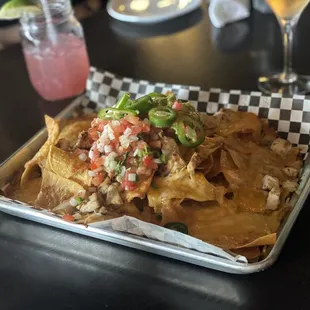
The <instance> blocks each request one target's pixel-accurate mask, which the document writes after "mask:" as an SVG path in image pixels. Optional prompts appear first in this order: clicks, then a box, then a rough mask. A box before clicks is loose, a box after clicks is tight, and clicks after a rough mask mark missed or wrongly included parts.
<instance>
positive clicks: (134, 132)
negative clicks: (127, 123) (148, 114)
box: [131, 126, 142, 136]
mask: <svg viewBox="0 0 310 310" xmlns="http://www.w3.org/2000/svg"><path fill="white" fill-rule="evenodd" d="M141 131H142V127H138V126H132V127H131V134H132V135H135V136H136V135H137V134H138V133H140V132H141Z"/></svg>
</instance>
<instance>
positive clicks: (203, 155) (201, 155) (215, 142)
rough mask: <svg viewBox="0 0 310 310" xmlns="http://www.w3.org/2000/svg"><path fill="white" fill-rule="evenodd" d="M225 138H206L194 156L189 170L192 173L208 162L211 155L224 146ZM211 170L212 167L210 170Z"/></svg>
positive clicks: (188, 166) (189, 164) (188, 167)
mask: <svg viewBox="0 0 310 310" xmlns="http://www.w3.org/2000/svg"><path fill="white" fill-rule="evenodd" d="M223 141H224V138H223V137H220V136H217V137H214V138H209V137H206V138H205V140H204V142H203V143H202V144H201V145H199V146H198V147H197V149H196V152H195V153H194V154H193V155H192V157H191V159H190V161H189V163H188V165H187V170H188V171H189V172H190V173H192V172H193V171H194V170H195V169H196V168H197V167H198V166H199V165H200V164H201V163H202V162H204V161H205V160H207V159H208V158H209V157H210V155H211V154H213V153H214V152H216V151H217V150H218V149H220V148H221V147H222V146H223ZM209 169H211V167H210V168H209Z"/></svg>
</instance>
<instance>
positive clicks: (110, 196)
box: [106, 183, 123, 206]
mask: <svg viewBox="0 0 310 310" xmlns="http://www.w3.org/2000/svg"><path fill="white" fill-rule="evenodd" d="M106 203H107V205H118V206H119V205H122V204H123V200H122V198H121V195H120V188H119V184H118V183H112V184H111V185H110V186H109V187H108V189H107V198H106Z"/></svg>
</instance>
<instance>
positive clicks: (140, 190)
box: [125, 172, 154, 202]
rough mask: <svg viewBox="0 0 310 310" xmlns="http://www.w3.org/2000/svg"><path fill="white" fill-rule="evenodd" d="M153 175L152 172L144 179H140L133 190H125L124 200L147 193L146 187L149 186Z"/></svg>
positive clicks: (140, 196)
mask: <svg viewBox="0 0 310 310" xmlns="http://www.w3.org/2000/svg"><path fill="white" fill-rule="evenodd" d="M153 176H154V172H153V173H152V175H151V176H150V177H149V178H147V179H146V180H143V181H140V182H139V183H138V184H137V186H136V188H135V189H134V190H133V191H125V200H126V201H128V202H130V201H132V200H133V199H134V198H136V197H138V198H144V197H145V194H146V193H147V191H148V189H149V188H150V186H151V183H152V180H153Z"/></svg>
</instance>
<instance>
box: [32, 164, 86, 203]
mask: <svg viewBox="0 0 310 310" xmlns="http://www.w3.org/2000/svg"><path fill="white" fill-rule="evenodd" d="M80 190H84V188H83V187H82V186H81V185H80V184H78V183H75V182H73V181H71V180H68V179H65V178H63V177H61V176H59V175H57V174H55V173H53V172H51V171H48V170H46V169H43V172H42V184H41V189H40V193H39V195H38V198H37V199H36V201H35V206H39V207H41V208H46V209H53V208H55V207H56V206H58V205H59V204H60V203H61V202H63V201H64V200H67V199H69V198H71V197H72V196H74V195H76V194H77V193H78V192H79V191H80Z"/></svg>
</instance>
